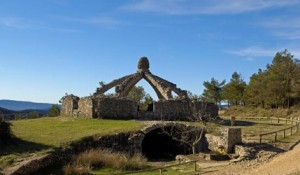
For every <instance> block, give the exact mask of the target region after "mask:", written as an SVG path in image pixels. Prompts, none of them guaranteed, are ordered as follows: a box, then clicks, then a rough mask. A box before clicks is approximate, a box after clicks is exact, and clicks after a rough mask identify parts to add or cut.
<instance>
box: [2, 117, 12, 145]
mask: <svg viewBox="0 0 300 175" xmlns="http://www.w3.org/2000/svg"><path fill="white" fill-rule="evenodd" d="M12 139H13V134H12V132H11V129H10V123H7V122H5V121H0V148H4V147H6V146H7V145H8V144H9V143H11V142H12Z"/></svg>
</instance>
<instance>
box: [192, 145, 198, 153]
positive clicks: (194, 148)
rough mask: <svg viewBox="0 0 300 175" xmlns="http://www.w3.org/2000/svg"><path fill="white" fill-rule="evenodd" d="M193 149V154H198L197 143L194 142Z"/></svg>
mask: <svg viewBox="0 0 300 175" xmlns="http://www.w3.org/2000/svg"><path fill="white" fill-rule="evenodd" d="M192 151H193V154H196V152H197V151H196V145H194V144H193V146H192Z"/></svg>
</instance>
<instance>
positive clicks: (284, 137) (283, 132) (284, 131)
mask: <svg viewBox="0 0 300 175" xmlns="http://www.w3.org/2000/svg"><path fill="white" fill-rule="evenodd" d="M283 138H285V130H283Z"/></svg>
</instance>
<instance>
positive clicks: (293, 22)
mask: <svg viewBox="0 0 300 175" xmlns="http://www.w3.org/2000/svg"><path fill="white" fill-rule="evenodd" d="M261 25H263V26H265V27H267V28H269V29H271V31H272V32H273V34H274V35H275V36H277V37H279V38H282V39H287V40H298V39H300V17H293V16H290V17H288V18H287V17H285V18H282V17H281V18H280V17H277V18H273V19H268V20H264V21H263V23H262V24H261Z"/></svg>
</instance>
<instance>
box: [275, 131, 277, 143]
mask: <svg viewBox="0 0 300 175" xmlns="http://www.w3.org/2000/svg"><path fill="white" fill-rule="evenodd" d="M275 142H277V132H275Z"/></svg>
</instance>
